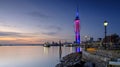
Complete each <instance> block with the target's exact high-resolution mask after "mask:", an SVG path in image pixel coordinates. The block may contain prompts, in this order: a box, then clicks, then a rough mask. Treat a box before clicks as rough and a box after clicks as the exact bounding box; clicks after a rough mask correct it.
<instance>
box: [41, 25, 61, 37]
mask: <svg viewBox="0 0 120 67" xmlns="http://www.w3.org/2000/svg"><path fill="white" fill-rule="evenodd" d="M45 29H46V30H47V31H46V32H43V33H42V34H44V35H50V36H53V35H56V34H58V32H59V31H61V30H62V28H61V27H58V26H48V27H46V28H45Z"/></svg>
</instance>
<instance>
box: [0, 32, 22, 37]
mask: <svg viewBox="0 0 120 67" xmlns="http://www.w3.org/2000/svg"><path fill="white" fill-rule="evenodd" d="M18 35H20V33H16V32H1V31H0V36H18Z"/></svg>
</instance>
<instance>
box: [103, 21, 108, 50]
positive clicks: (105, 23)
mask: <svg viewBox="0 0 120 67" xmlns="http://www.w3.org/2000/svg"><path fill="white" fill-rule="evenodd" d="M107 25H108V22H107V21H106V20H105V21H104V27H105V49H106V35H107Z"/></svg>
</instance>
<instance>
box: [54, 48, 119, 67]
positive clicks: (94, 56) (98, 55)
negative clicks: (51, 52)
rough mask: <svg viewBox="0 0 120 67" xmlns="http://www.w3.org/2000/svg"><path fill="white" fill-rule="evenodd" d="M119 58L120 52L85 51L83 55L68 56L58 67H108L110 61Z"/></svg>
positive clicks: (72, 54) (73, 54)
mask: <svg viewBox="0 0 120 67" xmlns="http://www.w3.org/2000/svg"><path fill="white" fill-rule="evenodd" d="M119 57H120V52H119V51H117V50H114V51H113V50H100V49H97V50H94V51H85V50H83V51H82V52H81V53H71V54H69V55H66V56H65V57H63V58H62V62H61V63H59V64H57V65H56V67H79V66H80V67H86V66H87V67H107V66H108V62H109V61H110V60H112V59H117V58H119ZM90 65H91V66H90Z"/></svg>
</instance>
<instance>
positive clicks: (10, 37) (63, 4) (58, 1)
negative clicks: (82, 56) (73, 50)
mask: <svg viewBox="0 0 120 67" xmlns="http://www.w3.org/2000/svg"><path fill="white" fill-rule="evenodd" d="M119 3H120V1H119V0H0V44H41V43H44V42H47V41H48V42H52V41H56V42H58V41H59V40H61V41H62V42H65V41H67V42H73V41H74V40H75V38H74V37H75V33H74V20H75V16H76V6H77V4H78V8H79V16H80V35H81V41H84V40H85V38H84V36H86V35H87V36H89V37H93V38H94V39H97V38H103V37H104V26H103V22H104V21H105V20H106V21H107V22H108V26H107V35H111V34H114V33H117V34H118V35H120V31H119V29H120V4H119Z"/></svg>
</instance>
